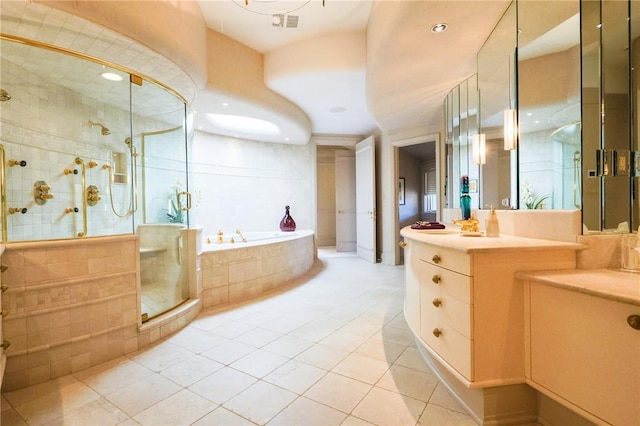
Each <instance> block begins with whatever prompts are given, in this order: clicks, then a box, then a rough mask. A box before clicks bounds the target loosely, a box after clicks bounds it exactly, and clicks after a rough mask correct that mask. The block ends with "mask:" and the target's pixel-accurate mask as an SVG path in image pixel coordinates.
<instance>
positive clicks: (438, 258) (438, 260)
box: [431, 254, 440, 263]
mask: <svg viewBox="0 0 640 426" xmlns="http://www.w3.org/2000/svg"><path fill="white" fill-rule="evenodd" d="M431 260H433V263H440V256H438V255H437V254H434V255H433V257H432V258H431Z"/></svg>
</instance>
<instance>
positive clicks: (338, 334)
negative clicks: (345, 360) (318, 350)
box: [320, 331, 367, 352]
mask: <svg viewBox="0 0 640 426" xmlns="http://www.w3.org/2000/svg"><path fill="white" fill-rule="evenodd" d="M366 340H367V337H364V336H360V335H357V334H353V333H347V332H344V331H335V332H333V333H331V334H330V335H328V336H327V337H325V338H324V339H322V340H321V341H320V343H321V344H323V345H325V346H331V347H333V348H338V349H342V350H343V351H347V352H352V351H354V350H355V349H356V348H357V347H358V346H360V345H361V344H363V343H364V342H365V341H366Z"/></svg>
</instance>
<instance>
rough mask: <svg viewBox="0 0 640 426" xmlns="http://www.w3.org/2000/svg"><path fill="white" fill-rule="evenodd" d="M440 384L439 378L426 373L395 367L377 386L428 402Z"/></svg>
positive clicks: (399, 366)
mask: <svg viewBox="0 0 640 426" xmlns="http://www.w3.org/2000/svg"><path fill="white" fill-rule="evenodd" d="M437 384H438V378H437V377H436V376H435V375H433V374H431V373H426V372H424V371H419V370H414V369H412V368H407V367H403V366H401V365H393V366H391V368H390V369H389V371H387V372H386V373H385V374H384V376H382V378H381V379H380V380H379V381H378V383H376V386H378V387H380V388H383V389H387V390H390V391H392V392H396V393H399V394H401V395H406V396H410V397H412V398H415V399H418V400H420V401H424V402H427V401H429V398H431V395H432V394H433V391H434V390H435V388H436V385H437Z"/></svg>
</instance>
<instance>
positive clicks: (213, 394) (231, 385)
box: [189, 367, 257, 404]
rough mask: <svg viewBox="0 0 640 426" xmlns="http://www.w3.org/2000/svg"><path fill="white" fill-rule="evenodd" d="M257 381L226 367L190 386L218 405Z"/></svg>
mask: <svg viewBox="0 0 640 426" xmlns="http://www.w3.org/2000/svg"><path fill="white" fill-rule="evenodd" d="M256 381H257V380H256V379H255V378H254V377H251V376H249V375H248V374H245V373H242V372H240V371H237V370H234V369H233V368H231V367H225V368H223V369H221V370H218V371H216V372H215V373H213V374H210V375H209V376H207V377H205V378H204V379H202V380H200V381H199V382H197V383H194V384H193V385H191V386H189V389H190V390H191V391H193V392H195V393H197V394H198V395H200V396H203V397H204V398H207V399H208V400H210V401H213V402H215V403H216V404H222V403H224V402H227V401H228V400H229V399H231V398H233V397H234V396H236V395H237V394H238V393H240V392H242V391H243V390H245V389H246V388H248V387H249V386H251V385H252V384H254V383H255V382H256Z"/></svg>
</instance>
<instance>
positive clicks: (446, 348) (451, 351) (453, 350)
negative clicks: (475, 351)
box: [420, 317, 473, 381]
mask: <svg viewBox="0 0 640 426" xmlns="http://www.w3.org/2000/svg"><path fill="white" fill-rule="evenodd" d="M436 335H437V336H436ZM420 337H421V338H422V340H423V341H424V342H425V343H426V344H427V345H428V346H429V347H430V348H431V349H432V350H433V351H435V352H436V353H437V354H438V355H440V356H441V357H442V358H443V359H444V360H446V361H447V363H448V364H449V365H451V366H452V367H453V368H454V369H455V370H456V371H457V372H458V373H460V374H462V375H463V376H464V377H466V378H467V380H469V381H472V380H473V377H472V376H471V340H469V339H468V338H466V337H465V336H463V335H462V334H460V333H458V332H457V331H456V330H455V329H453V328H452V327H449V326H447V325H443V323H441V322H440V319H439V318H438V317H434V318H430V319H429V320H427V321H423V323H422V327H421V332H420Z"/></svg>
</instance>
